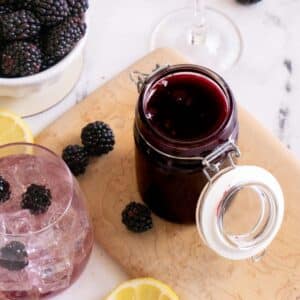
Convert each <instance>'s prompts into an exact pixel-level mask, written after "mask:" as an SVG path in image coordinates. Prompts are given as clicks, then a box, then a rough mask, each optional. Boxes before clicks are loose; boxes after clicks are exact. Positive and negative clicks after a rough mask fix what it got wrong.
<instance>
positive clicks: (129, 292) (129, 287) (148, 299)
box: [105, 278, 179, 300]
mask: <svg viewBox="0 0 300 300" xmlns="http://www.w3.org/2000/svg"><path fill="white" fill-rule="evenodd" d="M105 300H179V297H178V296H177V295H176V294H175V292H174V291H173V290H172V289H171V288H170V287H169V286H167V285H166V284H164V283H162V282H161V281H158V280H155V279H153V278H139V279H134V280H129V281H126V282H124V283H123V284H121V285H120V286H119V287H117V288H116V289H115V290H114V291H113V292H112V293H111V294H110V295H109V296H108V297H107V298H105Z"/></svg>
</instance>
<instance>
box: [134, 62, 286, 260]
mask: <svg viewBox="0 0 300 300" xmlns="http://www.w3.org/2000/svg"><path fill="white" fill-rule="evenodd" d="M138 78H139V84H138V87H139V92H140V96H139V101H138V104H137V108H136V117H135V124H134V137H135V145H136V147H135V154H136V155H135V157H136V173H137V182H138V188H139V192H140V194H141V196H142V199H143V200H144V201H145V202H146V203H147V204H148V205H149V207H150V208H151V209H152V210H153V211H154V213H156V214H157V215H159V216H160V217H162V218H164V219H166V220H168V221H172V222H176V223H195V222H196V224H197V227H198V230H199V233H200V235H201V236H202V238H203V240H204V241H205V242H206V243H207V245H208V246H209V247H210V248H211V249H212V250H214V251H215V252H217V253H218V254H219V255H221V256H224V257H227V258H229V259H245V258H247V257H253V256H255V255H258V254H259V253H261V252H262V251H263V250H264V249H265V248H266V247H267V246H268V245H269V244H270V242H271V241H272V240H273V239H274V237H275V235H276V233H277V231H278V230H279V228H280V225H281V222H282V219H283V210H284V201H283V195H282V191H281V188H280V185H279V183H278V182H277V180H276V179H275V178H274V177H273V176H272V175H271V174H270V173H269V172H267V171H266V170H263V169H261V168H258V167H254V166H241V167H239V166H236V165H235V162H236V159H237V157H239V155H240V151H239V148H238V146H237V139H238V129H239V125H238V118H237V107H236V102H235V100H234V97H233V94H232V92H231V90H230V88H229V87H228V85H227V84H226V82H225V81H224V80H223V79H222V78H221V77H220V76H219V75H218V74H216V73H214V72H213V71H211V70H208V69H206V68H203V67H200V66H196V65H176V66H167V67H163V68H159V69H158V70H156V71H155V72H153V74H150V75H149V76H146V75H145V76H143V77H142V76H138ZM241 195H242V198H243V197H244V196H246V198H247V199H249V200H247V201H243V200H242V198H241ZM252 197H253V198H255V199H254V200H252ZM253 203H255V205H254V206H253V205H252V204H253ZM195 215H196V217H195ZM244 215H245V217H244ZM252 215H253V216H252ZM237 216H238V217H237ZM241 216H243V217H241ZM248 216H249V217H248ZM245 220H246V221H247V222H245ZM251 222H252V224H250V223H251ZM244 223H249V224H250V225H249V224H247V226H245V224H244ZM245 228H247V230H246V231H245Z"/></svg>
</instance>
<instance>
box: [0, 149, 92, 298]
mask: <svg viewBox="0 0 300 300" xmlns="http://www.w3.org/2000/svg"><path fill="white" fill-rule="evenodd" d="M0 176H1V177H2V178H3V179H4V180H5V181H7V182H8V183H9V188H10V192H9V199H8V200H6V201H5V202H1V203H0V299H22V300H27V299H28V300H29V299H30V300H35V299H41V298H45V297H49V296H53V295H55V294H57V293H59V292H61V291H63V290H64V289H66V288H68V287H69V286H70V285H71V284H72V283H73V282H74V281H75V280H76V279H77V278H78V277H79V275H80V274H81V273H82V271H83V270H84V268H85V266H86V264H87V261H88V258H89V256H90V253H91V250H92V245H93V231H92V226H91V223H90V220H89V217H88V213H87V209H86V207H85V203H84V202H85V199H84V196H83V194H82V192H81V190H80V188H79V185H78V183H77V181H76V180H75V179H74V177H73V176H72V174H71V173H70V171H69V169H68V167H67V166H66V165H65V163H64V162H63V160H62V159H60V158H59V157H58V156H56V155H55V154H54V153H53V152H51V151H49V150H47V149H46V148H43V147H41V146H38V145H31V144H10V145H5V146H2V147H0ZM33 184H34V185H38V186H39V187H43V188H45V189H47V190H48V191H49V193H50V194H51V205H49V206H48V207H47V209H46V211H45V212H43V213H33V212H32V211H31V210H30V209H25V208H22V207H24V205H22V199H24V193H26V191H28V187H30V186H31V185H33Z"/></svg>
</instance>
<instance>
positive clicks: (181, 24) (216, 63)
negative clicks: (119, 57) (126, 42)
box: [150, 0, 243, 72]
mask: <svg viewBox="0 0 300 300" xmlns="http://www.w3.org/2000/svg"><path fill="white" fill-rule="evenodd" d="M200 3H201V4H200ZM150 47H151V49H156V48H161V47H171V48H175V49H177V50H179V51H180V52H181V53H182V54H183V55H185V56H186V57H187V58H188V59H190V60H191V61H192V62H193V63H197V64H200V65H203V66H205V67H208V68H211V69H213V70H216V71H218V72H223V71H226V70H228V69H230V68H231V67H233V66H234V65H235V64H236V63H237V62H238V61H239V59H240V57H241V54H242V49H243V47H242V37H241V34H240V31H239V29H238V27H237V26H236V25H235V23H234V22H233V21H232V20H231V19H230V18H229V17H228V16H226V15H225V14H224V13H222V12H220V11H219V10H216V9H214V8H210V7H204V2H202V1H197V0H195V5H194V8H184V9H180V10H177V11H174V12H171V13H169V14H168V15H167V16H165V17H164V18H163V19H162V20H161V22H160V23H159V24H158V25H157V26H156V28H155V30H154V32H153V34H152V37H151V43H150Z"/></svg>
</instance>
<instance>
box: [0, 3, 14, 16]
mask: <svg viewBox="0 0 300 300" xmlns="http://www.w3.org/2000/svg"><path fill="white" fill-rule="evenodd" d="M12 12H13V10H12V8H11V7H10V6H8V5H0V19H1V18H2V16H3V15H7V14H9V13H12Z"/></svg>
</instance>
